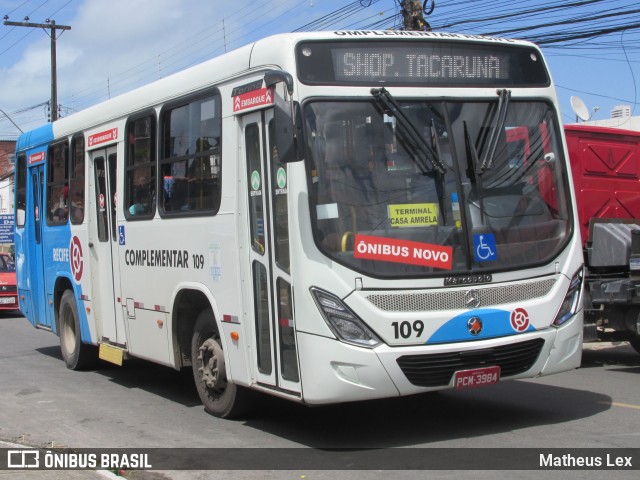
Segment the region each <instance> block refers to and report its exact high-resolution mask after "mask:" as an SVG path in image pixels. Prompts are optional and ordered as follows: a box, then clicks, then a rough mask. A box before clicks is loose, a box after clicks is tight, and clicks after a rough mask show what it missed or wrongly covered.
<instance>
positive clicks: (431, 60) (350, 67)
mask: <svg viewBox="0 0 640 480" xmlns="http://www.w3.org/2000/svg"><path fill="white" fill-rule="evenodd" d="M297 54H298V55H297V59H298V69H299V78H300V80H301V81H302V82H303V83H307V84H314V85H318V84H330V85H362V86H366V85H379V84H385V85H411V86H416V85H425V86H442V87H445V86H454V87H456V86H457V87H463V86H464V87H466V86H513V85H520V86H546V85H548V84H549V77H548V75H547V71H546V68H545V66H544V63H543V62H542V59H541V57H540V55H539V53H538V52H537V51H536V50H535V49H533V48H531V47H525V46H519V45H518V46H514V45H511V46H509V45H496V44H470V43H466V42H444V41H441V40H440V41H428V42H426V41H425V42H415V41H414V42H402V43H401V42H392V41H388V42H366V43H364V42H315V43H312V42H307V43H303V44H300V45H299V46H298V49H297Z"/></svg>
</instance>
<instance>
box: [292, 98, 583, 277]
mask: <svg viewBox="0 0 640 480" xmlns="http://www.w3.org/2000/svg"><path fill="white" fill-rule="evenodd" d="M498 93H499V95H498V96H497V97H496V99H495V100H493V99H492V100H491V101H487V100H484V101H464V102H462V101H444V100H443V101H430V100H427V101H425V100H414V101H407V100H405V99H395V98H393V97H391V95H390V94H389V97H390V98H391V100H390V101H391V102H392V104H393V105H396V106H397V107H398V108H400V110H401V112H400V113H399V112H397V111H394V108H393V107H391V106H390V104H389V101H384V100H381V99H380V98H379V97H376V96H375V94H374V95H373V96H372V98H371V99H370V100H366V99H365V100H362V101H326V100H316V101H310V102H308V103H306V105H305V106H304V116H305V121H306V128H307V136H306V138H307V139H308V152H309V154H308V155H307V162H308V164H307V172H308V183H309V190H310V196H309V197H310V207H311V217H312V225H313V233H314V238H315V241H316V244H317V245H318V247H319V248H320V250H321V251H322V252H324V254H326V255H327V256H329V257H330V258H332V259H333V260H335V261H337V262H339V263H341V264H343V265H345V266H347V267H349V268H353V269H354V270H356V271H358V272H362V273H364V274H368V275H371V276H374V277H402V276H408V277H411V276H424V275H443V274H446V275H451V274H463V275H464V274H469V273H479V272H491V271H498V270H506V269H516V268H522V267H527V266H534V265H540V264H543V263H547V262H549V261H550V260H551V259H553V258H554V256H556V255H557V254H558V253H559V252H560V250H561V249H562V247H564V246H565V244H566V242H567V241H568V239H569V237H570V234H571V213H570V211H571V210H570V205H569V193H568V187H567V185H568V180H567V172H566V167H565V159H564V157H563V154H562V151H563V150H562V144H561V140H560V137H559V136H558V131H559V126H558V125H557V123H556V121H555V118H556V116H555V113H554V111H553V107H552V105H550V104H548V103H546V102H543V101H522V100H516V99H510V92H508V91H506V90H501V91H499V92H498ZM416 134H417V135H418V136H420V137H421V138H420V142H418V141H416V138H415V135H416ZM420 145H424V148H422V147H420ZM436 167H439V168H436Z"/></svg>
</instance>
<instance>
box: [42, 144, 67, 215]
mask: <svg viewBox="0 0 640 480" xmlns="http://www.w3.org/2000/svg"><path fill="white" fill-rule="evenodd" d="M68 157H69V147H68V145H67V143H66V142H64V143H58V144H56V145H53V146H51V147H49V155H48V167H47V208H46V209H47V224H48V225H65V224H66V223H67V218H68V217H69V166H68Z"/></svg>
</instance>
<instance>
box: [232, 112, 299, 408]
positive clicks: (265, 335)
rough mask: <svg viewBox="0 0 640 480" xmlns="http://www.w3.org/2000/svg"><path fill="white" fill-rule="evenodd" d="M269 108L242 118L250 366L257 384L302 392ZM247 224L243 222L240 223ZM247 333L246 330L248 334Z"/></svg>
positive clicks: (280, 177)
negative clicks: (252, 346)
mask: <svg viewBox="0 0 640 480" xmlns="http://www.w3.org/2000/svg"><path fill="white" fill-rule="evenodd" d="M272 121H273V110H272V109H269V110H263V111H259V112H254V113H249V114H246V115H244V116H242V117H241V125H242V131H243V135H242V137H241V138H242V142H241V143H242V147H243V148H242V150H243V152H244V155H243V161H242V166H241V169H240V172H241V173H240V175H241V178H242V180H241V183H240V184H241V185H242V188H241V191H242V192H245V193H244V194H245V195H246V198H247V200H248V203H247V205H248V209H249V211H248V215H247V216H245V217H244V218H248V222H249V225H248V235H249V238H248V241H249V248H248V251H249V270H250V271H249V272H248V273H245V276H249V277H250V278H251V282H250V284H251V286H252V288H251V289H250V292H247V293H248V294H249V296H250V298H249V299H247V301H245V302H244V304H245V306H246V307H245V308H248V309H249V310H250V312H249V315H248V318H249V319H251V318H252V325H251V326H252V330H253V332H252V340H253V345H254V348H253V349H252V352H251V354H252V358H251V364H252V367H253V378H255V379H256V381H257V382H258V384H262V385H264V386H268V387H270V388H276V389H278V390H281V391H285V392H288V393H291V394H294V395H297V396H300V394H301V386H300V374H299V368H298V353H297V344H296V330H295V322H294V314H293V289H292V282H291V273H290V272H291V267H290V258H289V214H288V208H289V196H288V188H287V168H286V165H284V164H280V163H279V162H278V161H277V154H276V152H275V150H273V149H272V145H273V143H272V141H271V138H272V133H271V132H272ZM245 221H246V220H245ZM247 333H249V332H247Z"/></svg>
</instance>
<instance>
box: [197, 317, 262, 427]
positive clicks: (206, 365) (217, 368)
mask: <svg viewBox="0 0 640 480" xmlns="http://www.w3.org/2000/svg"><path fill="white" fill-rule="evenodd" d="M191 365H192V369H193V379H194V382H195V384H196V389H197V390H198V395H199V396H200V400H201V401H202V404H203V405H204V409H205V410H206V411H207V412H208V413H210V414H211V415H213V416H215V417H220V418H236V417H238V416H240V415H242V414H244V413H246V412H247V411H248V410H249V407H250V403H251V402H250V395H251V393H252V392H250V391H249V390H248V389H245V388H243V387H239V386H237V385H235V384H233V383H231V382H228V381H227V371H226V366H225V360H224V351H223V350H222V344H221V342H220V335H219V333H218V329H217V327H216V322H215V318H214V316H213V312H212V311H211V310H210V309H207V310H204V311H202V312H200V314H199V315H198V318H197V319H196V323H195V326H194V328H193V336H192V337H191Z"/></svg>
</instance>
